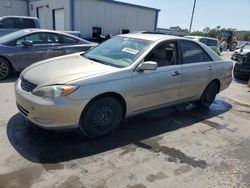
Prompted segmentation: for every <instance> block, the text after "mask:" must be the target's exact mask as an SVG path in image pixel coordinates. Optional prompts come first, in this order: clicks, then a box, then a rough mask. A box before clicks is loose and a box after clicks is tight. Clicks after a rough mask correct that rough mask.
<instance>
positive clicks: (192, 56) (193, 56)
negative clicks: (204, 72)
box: [181, 41, 211, 64]
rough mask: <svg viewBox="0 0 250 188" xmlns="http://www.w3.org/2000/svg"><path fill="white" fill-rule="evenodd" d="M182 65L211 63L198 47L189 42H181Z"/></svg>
mask: <svg viewBox="0 0 250 188" xmlns="http://www.w3.org/2000/svg"><path fill="white" fill-rule="evenodd" d="M181 48H182V60H183V64H189V63H200V62H208V61H211V58H210V57H209V56H208V54H207V53H206V52H205V51H204V50H203V49H202V48H201V47H200V46H199V45H198V44H195V43H194V42H191V41H182V42H181Z"/></svg>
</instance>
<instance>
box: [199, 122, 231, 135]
mask: <svg viewBox="0 0 250 188" xmlns="http://www.w3.org/2000/svg"><path fill="white" fill-rule="evenodd" d="M201 123H204V124H206V125H208V126H209V127H211V128H214V129H216V130H218V131H219V130H222V129H226V130H228V131H230V132H232V133H234V132H236V130H234V129H229V128H228V126H229V125H228V124H220V123H216V122H214V121H210V120H204V121H202V122H201ZM209 130H211V129H208V130H205V131H203V132H202V133H203V134H205V133H206V132H208V131H209Z"/></svg>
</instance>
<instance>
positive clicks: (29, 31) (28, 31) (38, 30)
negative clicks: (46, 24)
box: [22, 29, 89, 42]
mask: <svg viewBox="0 0 250 188" xmlns="http://www.w3.org/2000/svg"><path fill="white" fill-rule="evenodd" d="M22 30H23V31H25V32H27V33H36V32H49V33H56V34H62V35H66V36H70V37H72V38H76V39H79V40H82V41H86V40H84V39H82V38H80V37H77V36H74V35H71V34H69V33H66V32H63V31H55V30H49V29H22ZM87 42H89V41H87Z"/></svg>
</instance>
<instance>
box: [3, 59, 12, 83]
mask: <svg viewBox="0 0 250 188" xmlns="http://www.w3.org/2000/svg"><path fill="white" fill-rule="evenodd" d="M10 74H11V66H10V64H9V62H8V61H6V60H5V59H3V58H0V80H3V79H6V78H8V77H9V76H10Z"/></svg>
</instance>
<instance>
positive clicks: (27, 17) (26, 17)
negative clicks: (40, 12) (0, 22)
mask: <svg viewBox="0 0 250 188" xmlns="http://www.w3.org/2000/svg"><path fill="white" fill-rule="evenodd" d="M4 18H25V19H38V18H36V17H30V16H2V17H0V19H4Z"/></svg>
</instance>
